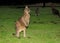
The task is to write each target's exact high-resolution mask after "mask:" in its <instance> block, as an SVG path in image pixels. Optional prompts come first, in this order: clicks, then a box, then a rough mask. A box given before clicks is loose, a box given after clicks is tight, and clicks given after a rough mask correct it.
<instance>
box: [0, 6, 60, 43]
mask: <svg viewBox="0 0 60 43" xmlns="http://www.w3.org/2000/svg"><path fill="white" fill-rule="evenodd" d="M56 8H57V9H58V10H59V11H60V7H56ZM23 9H24V8H16V7H8V6H0V43H60V18H59V17H57V16H55V15H53V14H52V13H51V8H50V7H45V8H42V7H40V9H39V16H35V7H30V9H31V13H30V14H31V18H30V24H29V27H28V29H27V37H30V38H27V37H26V38H24V37H23V34H22V33H23V32H22V33H21V38H20V39H18V38H16V37H15V36H13V35H12V33H15V22H16V21H17V20H18V18H19V17H21V16H22V15H23Z"/></svg>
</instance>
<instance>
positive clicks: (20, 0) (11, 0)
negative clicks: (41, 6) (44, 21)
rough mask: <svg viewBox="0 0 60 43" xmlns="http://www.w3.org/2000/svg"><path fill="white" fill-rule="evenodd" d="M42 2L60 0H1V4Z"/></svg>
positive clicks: (59, 0) (58, 0)
mask: <svg viewBox="0 0 60 43" xmlns="http://www.w3.org/2000/svg"><path fill="white" fill-rule="evenodd" d="M42 2H45V3H47V2H53V3H60V0H0V5H24V4H35V3H42Z"/></svg>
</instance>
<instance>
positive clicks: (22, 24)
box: [15, 6, 30, 37]
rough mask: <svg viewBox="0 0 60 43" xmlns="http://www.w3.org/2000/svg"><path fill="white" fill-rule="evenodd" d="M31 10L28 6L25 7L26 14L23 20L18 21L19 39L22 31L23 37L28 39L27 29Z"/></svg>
mask: <svg viewBox="0 0 60 43" xmlns="http://www.w3.org/2000/svg"><path fill="white" fill-rule="evenodd" d="M29 13H30V9H29V8H28V6H25V9H24V14H23V16H22V17H21V18H19V19H18V20H17V21H16V24H15V25H16V36H17V37H19V34H20V32H21V31H23V33H24V34H23V36H24V37H26V27H28V26H29V20H30V14H29Z"/></svg>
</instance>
